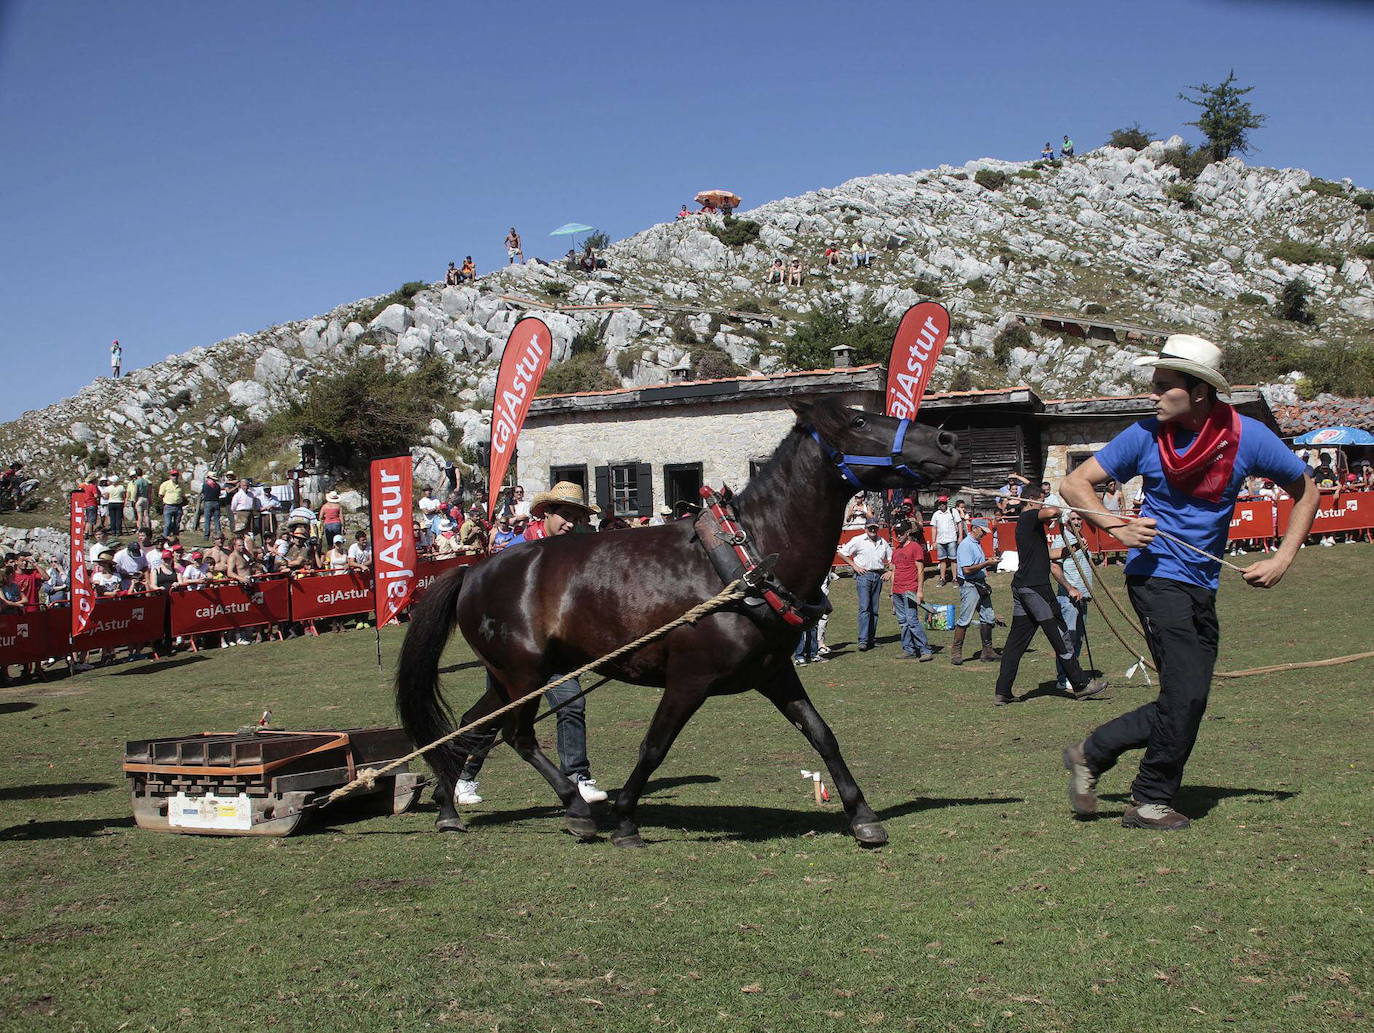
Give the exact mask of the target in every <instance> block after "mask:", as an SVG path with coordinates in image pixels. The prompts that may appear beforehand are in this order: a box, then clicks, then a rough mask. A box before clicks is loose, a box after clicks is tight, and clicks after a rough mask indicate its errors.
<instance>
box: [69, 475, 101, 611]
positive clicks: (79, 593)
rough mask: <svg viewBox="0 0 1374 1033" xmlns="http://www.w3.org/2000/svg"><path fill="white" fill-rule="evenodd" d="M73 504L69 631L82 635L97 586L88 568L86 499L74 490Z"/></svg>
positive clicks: (71, 499)
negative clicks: (92, 580)
mask: <svg viewBox="0 0 1374 1033" xmlns="http://www.w3.org/2000/svg"><path fill="white" fill-rule="evenodd" d="M69 503H70V505H71V554H70V555H69V556H68V563H67V569H68V570H69V571H71V580H72V624H71V628H70V631H69V633H70V634H71V635H72V636H76V635H80V634H81V633H82V632H83V631H85V630H86V625H87V623H88V622H89V621H90V619H91V608H92V607H93V606H94V605H95V588H94V586H92V584H91V575H90V572H89V571H88V570H87V569H86V500H85V498H83V497H82V496H80V495H78V494H77V493H76V492H72V495H71V498H70V500H69Z"/></svg>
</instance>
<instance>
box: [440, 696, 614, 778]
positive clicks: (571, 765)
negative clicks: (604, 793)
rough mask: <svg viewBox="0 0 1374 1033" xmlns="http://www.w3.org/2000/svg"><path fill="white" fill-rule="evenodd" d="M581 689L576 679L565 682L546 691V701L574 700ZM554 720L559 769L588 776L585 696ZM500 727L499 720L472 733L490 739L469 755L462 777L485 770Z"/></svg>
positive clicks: (574, 775)
mask: <svg viewBox="0 0 1374 1033" xmlns="http://www.w3.org/2000/svg"><path fill="white" fill-rule="evenodd" d="M492 684H493V683H492V680H491V675H487V687H488V688H490V687H491V685H492ZM581 691H582V685H581V684H580V683H579V681H578V680H577V679H576V678H574V679H573V680H572V681H565V682H564V683H563V684H562V685H560V686H558V687H557V688H555V689H549V690H548V691H547V692H545V693H544V702H546V703H548V705H549V706H550V707H556V706H558V704H560V703H562V702H563V701H564V700H565V699H572V697H573V696H576V695H577V694H578V693H579V692H581ZM554 720H555V721H556V722H558V733H557V737H558V767H559V770H561V771H562V772H563V774H564V775H566V776H567V777H568V778H587V777H588V776H590V775H591V770H592V767H591V762H590V761H589V760H587V699H586V697H585V696H584V697H583V698H582V699H579V700H577V701H576V702H573V703H569V704H568V705H567V706H566V707H564V708H563V709H562V710H560V711H558V713H557V714H555V715H554ZM500 726H501V725H500V722H499V721H497V722H493V723H492V724H491V725H489V726H487V728H485V729H483V730H481V731H479V732H475V733H473V734H474V736H476V737H478V738H482V739H486V740H487V742H486V744H485V745H483V746H482V747H481V748H480V749H479V750H477V751H475V752H473V753H471V754H469V755H468V759H467V762H466V763H465V764H464V765H463V771H462V773H461V774H460V775H459V776H458V777H459V778H462V779H466V780H467V781H469V782H471V781H472V780H473V779H475V778H476V777H477V773H478V772H480V771H481V770H482V765H483V764H484V763H486V759H487V752H488V751H489V750H490V749H491V748H492V746H493V745H495V743H496V734H497V732H496V729H498V728H500Z"/></svg>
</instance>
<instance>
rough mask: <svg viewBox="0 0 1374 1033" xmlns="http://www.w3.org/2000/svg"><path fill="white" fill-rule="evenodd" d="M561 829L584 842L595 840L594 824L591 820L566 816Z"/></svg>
mask: <svg viewBox="0 0 1374 1033" xmlns="http://www.w3.org/2000/svg"><path fill="white" fill-rule="evenodd" d="M563 827H564V828H565V829H567V830H568V831H569V832H571V833H572V834H573V835H574V836H576V837H577V838H578V839H580V840H583V841H584V842H585V841H587V840H591V839H595V838H596V822H595V821H593V820H592V819H591V818H574V817H573V816H572V815H568V817H567V818H565V819H564V821H563Z"/></svg>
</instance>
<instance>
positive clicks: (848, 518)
mask: <svg viewBox="0 0 1374 1033" xmlns="http://www.w3.org/2000/svg"><path fill="white" fill-rule="evenodd" d="M872 519H873V510H872V509H870V508H869V505H868V498H867V496H865V495H864V493H863V492H858V493H857V494H856V495H855V496H854V497H853V498H852V499H850V500H849V506H848V507H847V508H846V509H845V511H844V526H845V529H846V530H851V529H857V530H860V531H862V530H863V529H864V527H865V525H867V523H868V522H869V521H870V520H872Z"/></svg>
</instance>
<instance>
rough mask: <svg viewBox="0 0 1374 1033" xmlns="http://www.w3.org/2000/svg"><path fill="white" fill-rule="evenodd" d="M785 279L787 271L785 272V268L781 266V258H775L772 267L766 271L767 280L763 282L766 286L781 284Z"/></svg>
mask: <svg viewBox="0 0 1374 1033" xmlns="http://www.w3.org/2000/svg"><path fill="white" fill-rule="evenodd" d="M786 278H787V270H786V268H785V267H784V266H783V264H782V259H781V258H775V259H773V264H772V266H771V267H770V268H769V270H768V279H767V280H765V281H764V282H765V283H766V284H774V283H777V284H781V283H782V282H783V281H784V280H785V279H786Z"/></svg>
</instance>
